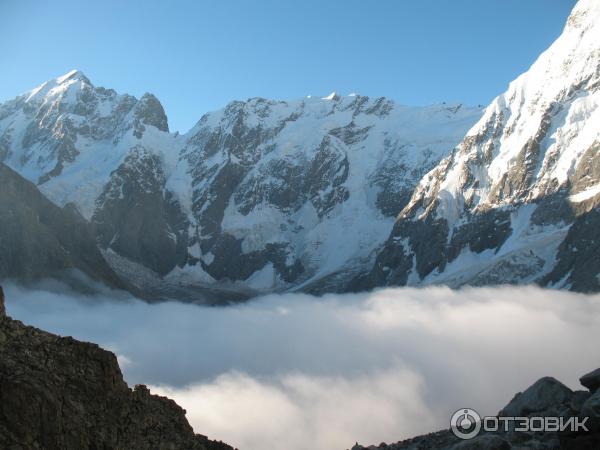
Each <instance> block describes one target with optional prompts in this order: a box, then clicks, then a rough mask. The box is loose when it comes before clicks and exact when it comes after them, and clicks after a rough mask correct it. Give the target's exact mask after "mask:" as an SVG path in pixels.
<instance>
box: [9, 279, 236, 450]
mask: <svg viewBox="0 0 600 450" xmlns="http://www.w3.org/2000/svg"><path fill="white" fill-rule="evenodd" d="M0 449H2V450H17V449H19V450H25V449H47V450H53V449H56V450H69V449H74V450H84V449H90V450H91V449H103V450H104V449H120V450H129V449H136V450H137V449H152V450H155V449H158V450H233V449H232V447H230V446H229V445H227V444H224V443H222V442H216V441H211V440H209V439H208V438H207V437H205V436H201V435H197V434H194V431H193V430H192V427H191V426H190V425H189V423H188V421H187V420H186V418H185V411H184V410H183V409H182V408H180V407H179V406H178V405H177V404H176V403H175V402H174V401H172V400H170V399H168V398H166V397H159V396H156V395H152V394H150V391H149V390H148V389H147V388H146V387H145V386H143V385H138V386H136V387H135V388H134V389H133V390H132V389H130V388H129V387H128V386H127V384H126V383H125V381H124V380H123V375H122V374H121V370H120V368H119V365H118V363H117V359H116V357H115V355H114V354H113V353H111V352H108V351H106V350H103V349H101V348H100V347H98V346H97V345H95V344H90V343H85V342H79V341H76V340H75V339H73V338H70V337H60V336H56V335H53V334H50V333H47V332H44V331H41V330H38V329H36V328H33V327H28V326H25V325H24V324H22V323H21V322H19V321H17V320H13V319H11V318H10V317H7V316H6V313H5V309H4V295H3V293H2V290H1V288H0Z"/></svg>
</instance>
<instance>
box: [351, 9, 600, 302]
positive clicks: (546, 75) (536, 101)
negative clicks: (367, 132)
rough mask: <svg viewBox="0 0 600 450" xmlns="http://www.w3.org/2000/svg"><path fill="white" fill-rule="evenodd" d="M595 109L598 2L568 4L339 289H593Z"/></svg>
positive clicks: (599, 95)
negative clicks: (536, 52) (550, 38)
mask: <svg viewBox="0 0 600 450" xmlns="http://www.w3.org/2000/svg"><path fill="white" fill-rule="evenodd" d="M598 105H600V4H599V3H598V2H596V1H594V0H580V1H579V2H578V3H577V5H576V6H575V8H574V10H573V12H572V14H571V15H570V17H569V19H568V22H567V25H566V27H565V29H564V31H563V34H562V35H561V36H560V37H559V38H558V39H557V41H556V42H555V43H554V44H553V45H552V46H551V47H550V48H549V49H548V50H547V51H546V52H544V53H543V54H542V55H541V56H540V57H539V59H538V60H537V61H536V62H535V63H534V64H533V66H532V67H531V68H530V70H529V71H528V72H526V73H525V74H523V75H521V76H520V77H519V78H517V79H516V80H515V81H513V82H512V83H511V84H510V87H509V89H508V91H507V92H506V93H504V94H502V95H501V96H499V97H497V98H496V99H495V100H494V101H493V102H492V104H491V105H490V106H489V107H488V108H487V109H486V111H485V113H484V115H483V117H482V119H481V120H480V121H479V123H478V124H476V125H475V126H474V127H473V128H472V129H471V130H470V131H469V132H468V133H467V135H466V137H465V138H464V139H463V141H462V142H461V143H460V144H459V145H458V146H457V147H456V148H455V150H454V152H453V153H452V154H451V155H450V156H449V157H448V158H446V159H445V160H443V161H442V162H440V164H439V165H438V166H437V167H436V168H435V169H433V170H432V171H431V172H429V173H428V174H427V175H426V176H425V177H424V178H423V179H422V180H421V182H420V183H419V185H418V187H417V188H416V189H415V192H414V193H413V195H412V198H411V199H410V201H409V203H408V204H407V205H406V207H405V208H404V209H403V210H402V212H401V213H400V215H399V217H398V220H397V221H396V224H395V226H394V229H393V231H392V233H391V234H390V237H389V239H388V241H387V242H386V244H385V246H384V248H383V250H382V251H380V252H379V255H378V257H377V260H376V263H375V265H374V266H373V268H372V270H371V271H370V273H368V274H366V275H363V276H360V277H357V278H356V279H355V280H354V283H353V284H351V286H350V287H351V289H364V288H369V287H373V286H379V285H382V284H383V285H394V284H396V285H397V284H413V285H414V284H429V283H445V284H448V285H451V286H460V285H463V284H473V285H480V284H501V283H531V282H537V283H540V284H542V285H548V286H553V287H561V288H570V289H573V290H577V291H584V292H587V291H598V289H600V284H599V283H600V280H599V279H598V274H600V259H599V258H598V256H597V255H598V252H597V246H598V243H597V242H596V240H595V239H594V237H595V235H596V232H595V231H594V230H597V227H598V217H597V216H598V211H597V205H598V204H599V203H600V172H599V167H600V166H599V165H600V151H599V149H600V129H599V128H598V126H597V124H598V121H599V120H600V108H599V107H598ZM424 230H426V231H424ZM425 236H427V238H426V239H425Z"/></svg>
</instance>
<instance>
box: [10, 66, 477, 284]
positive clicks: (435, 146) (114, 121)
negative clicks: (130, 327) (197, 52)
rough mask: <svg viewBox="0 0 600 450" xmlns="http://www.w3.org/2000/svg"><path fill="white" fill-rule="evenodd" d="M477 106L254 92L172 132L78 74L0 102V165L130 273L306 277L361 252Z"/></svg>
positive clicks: (260, 279)
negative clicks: (80, 220) (84, 228)
mask: <svg viewBox="0 0 600 450" xmlns="http://www.w3.org/2000/svg"><path fill="white" fill-rule="evenodd" d="M480 116H481V110H480V109H479V108H467V107H464V106H462V105H445V104H442V105H433V106H429V107H420V108H410V107H404V106H401V105H398V104H396V103H394V102H392V101H390V100H388V99H385V98H378V99H370V98H368V97H364V96H347V97H342V96H339V95H332V96H329V97H327V98H324V99H320V98H305V99H300V100H295V101H289V102H283V101H270V100H266V99H261V98H255V99H250V100H248V101H245V102H242V101H236V102H232V103H230V104H229V105H227V107H226V108H224V109H223V110H220V111H216V112H214V113H210V114H206V115H205V116H204V117H203V118H202V119H201V120H200V121H199V122H198V124H197V125H196V126H195V127H194V128H193V129H192V130H190V132H189V133H187V134H186V135H182V136H180V135H178V134H170V133H169V127H168V123H167V118H166V115H165V113H164V110H163V108H162V106H161V104H160V102H159V101H158V100H157V99H156V98H155V97H154V96H152V95H151V94H145V95H144V96H143V97H142V98H141V99H139V100H138V99H136V98H134V97H132V96H128V95H119V94H117V93H116V92H114V91H112V90H107V89H103V88H99V87H95V86H93V85H92V83H91V82H90V80H89V79H88V78H86V77H85V76H84V75H83V74H82V73H81V72H77V71H73V72H70V73H68V74H66V75H65V76H62V77H59V78H57V79H55V80H52V81H49V82H47V83H44V84H43V85H42V86H40V87H38V88H37V89H34V90H33V91H31V92H29V93H27V94H25V95H22V96H19V97H17V98H16V99H14V100H12V101H10V102H6V103H5V104H3V105H0V162H1V161H4V162H5V163H6V164H7V165H8V166H10V167H11V168H13V169H14V170H16V171H17V172H19V173H20V174H22V175H23V176H25V177H26V178H27V179H29V180H30V181H32V182H34V183H36V184H38V186H39V188H40V190H41V191H42V192H43V193H44V194H45V195H46V196H47V197H48V198H49V199H50V200H51V201H53V202H54V203H56V204H57V205H60V206H63V205H66V204H68V203H72V204H73V205H75V206H76V207H77V209H78V210H79V211H80V212H81V214H82V215H83V217H84V218H85V219H87V220H90V221H92V222H93V224H94V225H95V230H96V232H97V234H96V237H97V239H98V241H99V243H100V246H101V248H102V249H103V250H105V251H106V252H108V253H110V254H111V255H112V254H116V255H118V256H120V257H121V258H126V259H127V260H128V261H129V262H131V263H134V264H137V265H138V266H139V267H138V270H137V272H138V273H142V272H144V270H145V269H150V270H152V271H153V273H156V274H157V276H158V277H159V279H160V277H165V282H167V283H175V284H177V285H207V284H210V285H221V286H222V285H224V284H228V285H230V284H231V283H233V286H230V287H234V288H235V287H238V288H240V289H242V288H250V289H253V290H275V289H287V288H292V287H294V286H297V285H299V284H301V283H304V282H308V281H310V282H312V286H313V287H314V288H315V289H317V286H318V284H319V283H318V282H319V280H320V279H322V278H324V277H327V276H330V275H332V274H333V275H335V276H336V277H338V278H344V277H345V278H349V277H352V276H353V275H352V274H353V273H354V272H355V271H356V270H358V269H359V268H362V269H365V268H367V267H369V266H370V265H371V264H372V262H373V261H372V259H373V255H374V251H375V250H376V249H377V248H378V247H379V246H380V245H381V244H382V243H383V241H384V240H385V237H386V235H387V234H388V233H389V230H390V229H391V227H392V225H393V223H394V217H395V216H396V215H397V214H398V212H399V211H400V210H401V209H402V208H403V207H404V206H405V205H406V204H407V202H408V200H409V199H410V194H411V193H412V191H413V189H414V187H415V185H416V184H417V182H418V180H419V179H420V178H421V177H422V176H423V175H424V174H425V173H426V172H427V171H428V170H429V169H431V168H432V167H434V166H435V165H436V164H437V163H438V162H439V161H440V160H441V159H442V158H443V157H444V156H446V155H447V154H448V153H449V152H450V150H451V149H452V148H453V147H454V146H455V145H456V144H457V143H458V142H459V141H460V139H461V138H462V136H463V135H464V133H465V132H466V131H467V130H468V129H469V127H471V126H472V125H473V124H474V123H475V122H476V121H477V120H478V119H479V117H480ZM111 252H112V253H111ZM113 260H115V259H111V261H113ZM121 266H122V265H121ZM119 267H120V266H119ZM119 267H116V266H115V269H118V268H119Z"/></svg>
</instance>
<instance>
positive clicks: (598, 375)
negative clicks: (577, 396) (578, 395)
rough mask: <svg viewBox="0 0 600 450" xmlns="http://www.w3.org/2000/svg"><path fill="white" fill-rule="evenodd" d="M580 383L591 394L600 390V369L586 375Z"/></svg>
mask: <svg viewBox="0 0 600 450" xmlns="http://www.w3.org/2000/svg"><path fill="white" fill-rule="evenodd" d="M579 381H580V382H581V384H582V385H583V386H585V387H586V388H588V389H589V390H590V391H591V392H596V391H597V390H598V389H599V388H600V369H596V370H594V371H592V372H590V373H586V374H585V375H584V376H582V377H581V378H580V379H579Z"/></svg>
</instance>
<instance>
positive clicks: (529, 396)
mask: <svg viewBox="0 0 600 450" xmlns="http://www.w3.org/2000/svg"><path fill="white" fill-rule="evenodd" d="M572 397H573V391H572V390H571V389H569V388H568V387H567V386H565V385H564V384H562V383H561V382H560V381H558V380H556V379H555V378H552V377H544V378H541V379H539V380H538V381H536V382H535V383H534V384H533V385H532V386H531V387H529V388H528V389H527V390H525V392H520V393H518V394H517V395H515V397H514V398H513V399H512V400H511V401H510V403H509V404H508V405H506V406H505V407H504V409H502V411H500V412H499V413H498V415H499V416H503V417H523V416H528V415H531V414H535V415H537V416H551V415H557V414H559V413H560V411H562V410H563V409H565V405H566V404H568V403H569V402H570V401H571V398H572Z"/></svg>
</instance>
